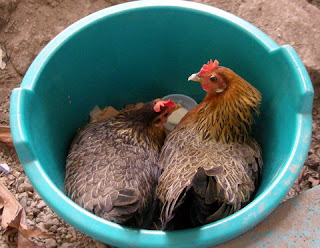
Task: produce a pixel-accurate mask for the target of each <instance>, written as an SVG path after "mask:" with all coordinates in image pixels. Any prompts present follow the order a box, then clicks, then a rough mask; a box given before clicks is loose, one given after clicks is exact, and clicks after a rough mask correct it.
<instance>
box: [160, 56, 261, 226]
mask: <svg viewBox="0 0 320 248" xmlns="http://www.w3.org/2000/svg"><path fill="white" fill-rule="evenodd" d="M189 80H193V81H198V82H200V83H201V86H202V88H203V89H204V90H205V91H206V92H207V94H206V96H205V98H204V99H203V101H202V102H201V103H200V104H199V105H198V106H196V107H195V108H194V109H192V110H191V111H190V112H189V113H188V114H187V115H186V116H185V117H184V118H183V119H182V120H181V122H180V123H179V125H178V126H177V127H176V128H175V130H174V131H173V132H172V133H170V134H169V135H168V137H167V138H166V140H165V144H164V146H163V148H162V151H161V155H160V162H159V163H160V167H161V168H162V174H161V176H160V178H159V182H158V188H157V195H158V197H159V199H160V201H161V203H162V205H163V207H162V210H161V222H162V228H175V229H181V228H189V227H194V226H199V225H203V224H206V223H209V222H213V221H216V220H219V219H221V218H224V217H226V216H228V215H230V214H232V213H234V212H236V211H238V210H239V209H240V208H242V207H243V206H244V205H246V204H247V203H248V202H249V201H250V199H251V197H252V195H253V193H254V191H255V189H256V186H257V182H258V178H259V174H260V172H261V166H262V159H261V151H260V147H259V145H258V144H257V142H256V141H255V140H254V139H253V138H251V137H250V128H251V125H252V123H253V120H254V119H253V113H252V112H256V113H258V106H259V104H260V102H261V94H260V92H259V91H258V90H257V89H256V88H254V87H253V86H252V85H251V84H249V83H248V82H247V81H245V80H244V79H242V78H241V77H240V76H238V75H237V74H236V73H234V72H233V71H232V70H230V69H228V68H225V67H222V66H219V64H218V61H214V62H212V60H210V61H209V62H208V63H207V64H205V65H204V66H203V67H202V68H201V70H200V72H199V73H196V74H193V75H191V76H190V77H189ZM175 215H176V216H175ZM188 216H189V219H188ZM174 217H175V218H174ZM179 217H181V218H179ZM173 218H174V220H175V221H171V220H172V219H173ZM170 221H171V222H170ZM169 222H170V223H171V224H172V225H169V226H167V224H168V223H169Z"/></svg>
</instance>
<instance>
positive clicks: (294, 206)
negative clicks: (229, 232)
mask: <svg viewBox="0 0 320 248" xmlns="http://www.w3.org/2000/svg"><path fill="white" fill-rule="evenodd" d="M264 247H267V248H273V247H275V248H278V247H279V248H286V247H290V248H295V247H299V248H318V247H320V186H317V187H314V188H312V189H310V190H308V191H306V192H304V193H302V194H300V195H298V196H297V197H295V198H293V199H290V200H288V201H286V202H284V203H282V204H281V205H280V206H279V207H278V208H277V209H276V210H275V211H273V212H272V213H271V214H270V215H269V217H268V218H266V219H265V220H264V221H262V222H260V223H259V224H258V225H257V226H256V227H255V228H253V229H251V230H250V231H248V232H247V233H245V234H243V235H241V236H239V237H237V238H235V239H233V240H231V241H229V242H226V243H224V244H222V245H219V246H215V248H264Z"/></svg>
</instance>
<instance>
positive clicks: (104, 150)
mask: <svg viewBox="0 0 320 248" xmlns="http://www.w3.org/2000/svg"><path fill="white" fill-rule="evenodd" d="M175 108H176V105H175V104H174V102H172V101H171V100H168V101H164V100H161V99H156V100H154V101H152V102H150V103H147V104H145V105H144V106H143V107H142V108H141V109H139V110H129V111H124V112H122V113H120V114H119V115H117V116H115V117H111V118H109V119H106V120H102V121H99V122H95V123H91V124H88V125H87V126H86V127H85V128H84V129H83V130H81V131H80V132H79V133H78V135H77V136H76V138H75V140H74V141H73V143H72V145H71V148H70V151H69V155H68V157H67V163H66V177H65V187H66V192H67V195H68V196H69V197H70V198H71V199H72V200H73V201H75V202H76V203H77V204H79V205H80V206H82V207H83V208H85V209H87V210H89V211H91V212H93V213H94V214H96V215H98V216H100V217H102V218H104V219H107V220H110V221H113V222H116V223H119V224H124V225H127V226H130V227H137V228H148V227H149V225H150V223H151V221H152V215H153V211H154V207H155V202H156V194H155V187H156V183H157V180H158V176H159V170H158V156H159V152H160V149H161V147H162V145H163V142H164V139H165V133H164V129H163V124H164V123H165V122H166V120H167V118H168V116H169V115H170V114H171V113H172V112H173V111H174V109H175Z"/></svg>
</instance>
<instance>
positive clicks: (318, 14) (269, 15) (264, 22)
mask: <svg viewBox="0 0 320 248" xmlns="http://www.w3.org/2000/svg"><path fill="white" fill-rule="evenodd" d="M122 2H126V1H117V0H114V1H113V0H77V1H76V0H42V1H38V0H0V48H1V50H2V51H5V53H6V54H4V52H3V53H2V54H3V56H2V57H3V58H1V57H0V124H9V98H10V94H11V90H12V89H13V88H15V87H19V85H20V83H21V80H22V78H23V76H24V74H25V72H26V70H27V69H28V67H29V65H30V64H31V62H32V60H33V59H34V58H35V56H36V55H37V54H38V53H39V52H40V51H41V49H42V48H43V47H44V46H45V45H46V44H47V43H48V42H49V41H50V40H51V39H52V38H53V37H55V36H56V35H57V34H58V33H60V32H61V31H62V30H63V29H65V28H66V27H67V26H69V25H70V24H72V23H74V22H75V21H77V20H79V19H81V18H82V17H85V16H87V15H88V14H90V13H93V12H95V11H97V10H100V9H103V8H106V7H109V6H111V5H114V4H118V3H122ZM197 2H201V3H205V4H208V5H212V6H215V7H218V8H221V9H224V10H226V11H229V12H231V13H233V14H235V15H237V16H239V17H241V18H243V19H245V20H247V21H249V22H251V23H252V24H254V25H255V26H257V27H259V28H260V29H261V30H262V31H264V32H265V33H266V34H267V35H269V36H270V37H271V38H272V39H274V40H275V41H276V42H277V43H278V44H279V45H284V44H290V45H292V46H293V47H294V48H295V49H296V51H297V52H298V54H299V55H300V57H301V59H302V61H303V62H304V64H305V66H306V68H307V70H308V72H309V74H310V77H311V79H312V82H313V85H314V89H315V101H314V107H313V133H312V143H311V147H310V150H309V156H308V158H307V160H306V163H305V166H304V168H303V171H302V173H301V175H300V177H299V179H298V181H297V182H296V183H295V185H294V186H293V188H292V189H291V191H290V192H289V194H288V196H287V198H286V199H288V198H290V197H293V196H295V195H297V194H299V193H301V192H302V191H304V190H307V189H309V188H311V187H314V186H316V185H318V184H319V173H320V45H319V44H320V1H319V0H268V1H264V0H231V1H225V0H215V1H214V0H197ZM0 54H1V53H0ZM1 59H2V62H1ZM0 163H7V164H8V165H9V166H10V168H11V172H10V174H8V175H4V174H3V173H2V174H1V173H0V181H1V182H2V183H3V184H4V185H5V186H6V187H7V188H8V189H9V190H10V191H11V192H12V193H13V194H14V195H15V196H16V198H17V199H18V200H19V202H20V203H21V205H22V206H23V207H24V209H25V210H26V213H27V218H28V224H29V225H31V226H38V227H40V228H42V229H43V230H47V231H50V232H53V233H55V234H56V237H54V238H45V239H40V238H39V239H37V240H36V242H37V243H38V244H39V246H40V247H48V248H53V247H63V248H67V247H100V244H99V243H97V242H95V241H94V240H92V239H91V238H89V237H86V236H85V235H82V234H81V233H79V232H78V231H76V230H75V229H74V228H73V227H70V226H69V225H67V224H66V223H64V221H62V220H61V219H60V218H59V217H58V216H57V215H56V214H54V213H53V212H52V211H51V210H50V209H49V208H48V207H47V206H46V204H45V203H44V202H43V201H42V200H41V199H40V197H39V196H38V194H37V193H36V192H35V191H34V189H33V188H32V186H31V185H30V183H29V181H28V179H27V178H26V176H25V174H24V172H23V169H22V167H21V165H20V163H19V161H18V158H17V156H16V154H15V153H14V150H13V149H12V148H8V147H5V146H4V145H1V144H0ZM0 231H1V228H0ZM13 238H14V237H13ZM10 241H13V240H9V241H8V240H6V238H5V237H0V248H5V247H14V245H12V244H13V243H14V242H10Z"/></svg>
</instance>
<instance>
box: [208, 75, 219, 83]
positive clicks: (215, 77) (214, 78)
mask: <svg viewBox="0 0 320 248" xmlns="http://www.w3.org/2000/svg"><path fill="white" fill-rule="evenodd" d="M210 80H211V81H212V82H216V81H217V80H218V77H217V76H216V75H212V76H211V77H210Z"/></svg>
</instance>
